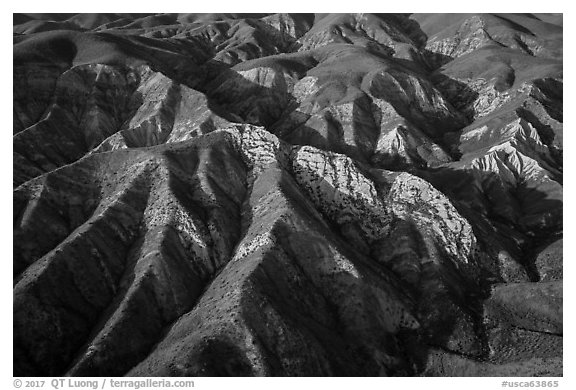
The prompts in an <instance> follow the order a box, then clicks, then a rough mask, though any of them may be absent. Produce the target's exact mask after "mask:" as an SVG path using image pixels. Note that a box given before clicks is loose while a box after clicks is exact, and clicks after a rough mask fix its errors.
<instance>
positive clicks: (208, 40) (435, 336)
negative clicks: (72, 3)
mask: <svg viewBox="0 0 576 390" xmlns="http://www.w3.org/2000/svg"><path fill="white" fill-rule="evenodd" d="M13 31H14V38H13V39H14V56H13V60H14V75H13V78H14V92H13V102H14V103H13V112H14V115H13V134H14V135H13V151H14V157H13V161H14V163H13V179H14V195H13V202H14V205H13V209H14V214H13V219H14V222H13V226H14V227H13V234H14V235H13V246H14V258H13V278H14V304H13V326H14V375H15V376H62V375H71V376H121V375H129V376H181V375H185V376H186V375H188V376H196V375H208V376H220V375H233V376H241V375H257V376H260V375H272V376H325V375H331V376H375V375H382V376H392V375H396V376H415V375H416V376H417V375H424V376H466V375H471V376H512V375H519V376H530V375H534V376H542V375H544V376H546V375H548V376H561V375H562V334H563V330H562V274H563V273H562V245H563V244H562V229H563V228H562V202H563V200H562V192H563V191H562V176H563V161H562V155H563V136H562V131H563V130H562V121H563V119H562V115H563V114H562V112H563V107H562V102H563V90H562V84H563V76H562V18H561V16H560V17H557V16H554V15H542V14H514V15H511V14H505V15H503V14H494V15H492V14H491V15H487V14H476V15H472V14H450V15H445V14H432V15H430V14H398V15H391V14H15V15H14V28H13Z"/></svg>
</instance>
